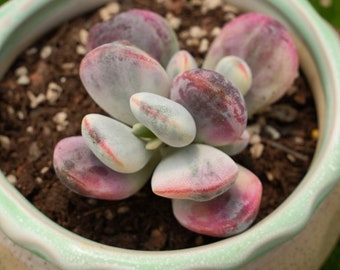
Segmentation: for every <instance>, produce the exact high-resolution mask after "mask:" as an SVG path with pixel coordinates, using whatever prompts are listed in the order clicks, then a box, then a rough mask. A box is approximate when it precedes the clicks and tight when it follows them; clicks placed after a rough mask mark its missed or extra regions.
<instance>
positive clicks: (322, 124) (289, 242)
mask: <svg viewBox="0 0 340 270" xmlns="http://www.w3.org/2000/svg"><path fill="white" fill-rule="evenodd" d="M79 2H80V1H79V0H78V1H77V0H58V1H55V0H54V1H53V0H21V1H15V0H14V1H10V2H9V3H8V4H6V5H4V6H2V7H1V8H0V25H6V27H2V28H1V29H0V76H1V75H3V74H4V73H5V72H6V70H7V69H8V68H9V67H10V65H11V64H12V62H13V60H14V59H15V57H16V56H17V55H18V54H19V53H20V52H21V51H22V50H23V49H25V48H26V47H27V46H28V45H29V44H31V43H32V42H33V41H34V40H35V39H36V38H38V37H39V36H41V35H43V34H44V33H45V32H47V31H48V30H49V29H51V28H52V27H53V26H56V25H57V24H59V23H60V22H62V21H64V20H66V19H69V18H71V17H74V16H76V15H78V14H80V13H82V12H85V11H87V10H89V9H91V8H94V7H95V6H99V5H100V4H103V3H104V2H107V1H105V0H100V1H94V0H93V1H90V0H82V1H81V4H79ZM228 2H229V3H231V4H234V5H236V6H239V7H240V8H241V9H242V10H244V11H250V10H251V11H256V12H262V13H265V14H267V15H270V16H272V17H275V18H277V19H278V20H280V21H281V22H282V23H283V24H285V25H286V26H287V28H288V29H289V31H290V32H291V33H292V34H293V36H294V39H295V41H296V44H297V46H298V51H299V56H300V61H301V65H302V68H303V71H304V73H305V74H306V75H307V78H308V80H309V83H310V85H311V86H312V88H313V95H314V98H315V102H316V107H317V114H318V126H319V134H320V136H319V141H318V145H317V149H316V152H315V155H314V158H313V162H312V164H311V166H310V169H309V171H308V172H307V174H306V175H305V177H304V178H303V179H302V182H301V183H300V184H299V186H298V187H297V188H296V189H295V191H294V192H293V193H292V194H291V195H290V196H289V197H288V198H287V199H286V200H285V202H284V203H283V204H282V205H280V206H279V207H278V208H277V209H276V210H275V211H274V212H273V213H272V214H270V215H269V216H268V217H266V218H265V219H263V220H262V221H261V222H259V223H257V224H256V225H255V226H253V227H252V228H251V229H249V230H247V231H246V232H244V233H242V234H240V235H237V236H234V237H231V238H228V239H225V240H221V241H218V242H216V243H214V244H209V245H205V246H201V247H197V248H190V249H184V250H178V251H166V252H154V251H152V252H151V251H134V250H125V249H120V248H115V247H109V246H105V245H102V244H98V243H95V242H92V241H90V240H87V239H85V238H82V237H80V236H77V235H75V234H73V233H71V232H70V231H67V230H65V229H64V228H62V227H60V226H59V225H57V224H55V223H53V222H52V221H51V220H49V219H48V218H47V217H46V216H44V215H43V214H41V213H40V212H39V211H38V210H37V209H36V208H34V206H33V205H32V204H30V203H29V202H28V201H27V200H26V199H25V198H24V197H23V196H22V195H21V194H20V193H19V192H18V191H17V190H16V189H15V188H14V187H13V186H12V185H11V184H10V183H9V182H8V181H7V180H6V178H5V177H4V176H3V175H1V177H0V216H1V219H0V229H1V230H2V231H3V232H4V233H5V234H6V235H7V236H8V237H9V238H10V239H12V240H13V242H15V243H16V244H17V245H19V246H22V247H24V248H25V249H27V250H29V251H30V252H32V253H34V254H37V255H38V256H39V257H41V258H43V260H45V261H47V262H49V264H51V265H52V266H55V267H58V268H61V269H92V270H93V269H147V270H151V269H235V268H244V269H303V268H306V269H318V268H319V266H320V265H321V264H322V262H323V260H324V259H325V258H326V256H327V255H328V253H329V251H330V250H331V249H332V247H333V246H334V243H335V242H336V241H337V239H338V236H339V234H340V203H339V200H338V198H339V195H340V166H339V160H340V125H339V123H340V43H339V40H338V37H337V35H336V33H335V32H333V30H332V29H331V28H330V27H329V26H328V25H327V24H326V23H325V22H324V21H323V20H322V19H321V18H320V17H319V16H318V14H317V13H316V12H315V11H314V10H313V8H312V7H311V6H310V5H309V4H308V2H307V1H304V0H299V1H296V0H261V1H254V0H242V1H237V0H230V1H228ZM28 33H29V35H28ZM0 166H1V165H0ZM52 266H51V267H52Z"/></svg>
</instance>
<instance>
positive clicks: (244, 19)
mask: <svg viewBox="0 0 340 270" xmlns="http://www.w3.org/2000/svg"><path fill="white" fill-rule="evenodd" d="M228 55H235V56H238V57H240V58H242V59H243V60H245V61H246V62H247V64H248V65H249V67H250V69H251V71H252V75H253V83H252V87H251V89H250V90H249V92H248V94H247V95H246V96H245V100H246V103H247V108H248V113H249V115H252V114H254V113H255V112H257V111H258V110H261V109H263V108H264V107H266V106H268V105H270V104H271V103H273V102H275V101H277V100H278V99H279V98H280V97H282V96H283V95H284V93H285V91H286V90H287V89H288V88H289V87H290V86H291V84H292V83H293V81H294V79H295V77H296V76H297V71H298V55H297V51H296V48H295V45H294V42H293V40H292V38H291V36H290V35H289V33H288V31H287V30H286V28H285V27H284V26H283V25H282V24H281V23H280V22H278V21H277V20H275V19H272V18H270V17H267V16H265V15H263V14H257V13H246V14H244V15H241V16H239V17H237V18H236V19H234V20H233V21H231V22H230V23H227V24H226V25H225V26H224V27H223V29H222V31H221V34H220V35H219V36H218V37H217V38H216V39H215V40H214V41H213V43H212V45H211V47H210V49H209V51H208V53H207V56H206V59H205V61H204V63H203V67H204V68H207V69H215V67H216V65H217V63H218V62H219V61H220V60H221V59H222V58H223V57H224V56H228Z"/></svg>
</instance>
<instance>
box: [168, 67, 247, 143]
mask: <svg viewBox="0 0 340 270" xmlns="http://www.w3.org/2000/svg"><path fill="white" fill-rule="evenodd" d="M170 99H172V100H174V101H176V102H178V103H180V104H181V105H183V106H184V107H185V108H186V109H187V110H188V111H189V112H190V113H191V115H192V116H193V118H194V120H195V123H196V129H197V131H196V138H195V141H196V142H200V143H205V144H210V145H213V146H221V145H225V144H230V143H232V142H233V141H235V140H238V139H239V137H240V136H241V134H242V133H243V131H244V130H245V128H246V124H247V109H246V104H245V101H244V98H243V95H242V93H241V92H240V91H239V90H238V89H237V88H236V87H235V86H234V85H233V84H232V83H231V82H230V81H229V80H228V79H226V78H225V77H224V76H223V75H221V74H219V73H217V72H214V71H212V70H206V69H199V68H198V69H191V70H188V71H185V72H183V73H181V74H180V75H178V76H177V77H176V78H175V79H174V81H173V83H172V85H171V89H170Z"/></svg>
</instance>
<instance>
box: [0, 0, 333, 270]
mask: <svg viewBox="0 0 340 270" xmlns="http://www.w3.org/2000/svg"><path fill="white" fill-rule="evenodd" d="M7 1H8V0H0V5H1V4H3V3H5V2H7ZM12 1H19V0H12ZM296 1H300V0H296ZM309 2H310V3H311V4H312V5H313V6H314V8H315V9H316V10H317V11H318V13H319V14H320V15H321V16H322V17H323V18H324V19H325V20H326V21H328V22H329V23H330V24H331V25H333V26H334V27H335V28H336V29H337V30H338V31H339V33H340V0H309ZM311 237H312V236H311ZM321 270H340V241H339V243H338V245H337V246H336V247H335V249H334V250H333V252H332V254H331V255H330V256H329V258H328V260H327V261H326V263H325V264H324V266H323V267H322V268H321Z"/></svg>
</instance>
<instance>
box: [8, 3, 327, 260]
mask: <svg viewBox="0 0 340 270" xmlns="http://www.w3.org/2000/svg"><path fill="white" fill-rule="evenodd" d="M106 2H107V1H106ZM229 2H232V1H229ZM235 2H237V1H235ZM235 4H236V5H237V3H235ZM314 67H315V63H314ZM314 73H315V70H314V71H311V72H310V74H311V75H310V76H309V77H312V78H313V75H312V74H314ZM318 83H319V86H317V87H315V89H319V87H320V84H321V82H320V80H319V81H318ZM320 89H321V88H320ZM314 92H315V93H316V95H319V94H318V93H319V92H321V91H317V90H314ZM320 98H323V99H324V97H323V96H322V95H321V96H320ZM323 104H325V102H324V101H322V102H321V103H320V105H318V106H320V108H318V111H320V115H321V114H322V112H323V111H324V106H325V105H323ZM321 116H322V115H321ZM320 118H321V119H323V117H320V116H319V119H320ZM320 124H321V125H323V124H322V122H321V123H320ZM5 181H7V180H5ZM14 238H15V237H14ZM76 240H77V239H76ZM222 242H224V240H222ZM217 246H218V245H217ZM179 253H181V251H179ZM141 254H143V255H144V253H141ZM52 257H53V256H52Z"/></svg>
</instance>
